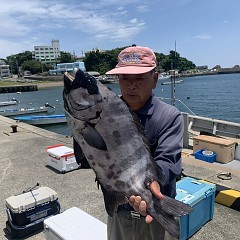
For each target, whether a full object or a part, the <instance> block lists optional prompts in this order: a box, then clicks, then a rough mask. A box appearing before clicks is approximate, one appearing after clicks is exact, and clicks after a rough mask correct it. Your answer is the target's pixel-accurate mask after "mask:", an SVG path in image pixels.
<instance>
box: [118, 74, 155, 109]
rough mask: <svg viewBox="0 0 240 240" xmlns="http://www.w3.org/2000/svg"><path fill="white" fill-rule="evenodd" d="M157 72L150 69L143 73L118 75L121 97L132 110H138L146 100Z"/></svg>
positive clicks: (153, 84) (152, 87) (153, 85)
mask: <svg viewBox="0 0 240 240" xmlns="http://www.w3.org/2000/svg"><path fill="white" fill-rule="evenodd" d="M157 79H158V74H157V73H155V72H153V71H151V72H148V73H144V74H122V75H119V85H120V88H121V92H122V96H123V99H124V100H125V101H126V102H127V104H128V106H129V107H130V108H131V109H132V110H133V111H138V110H139V109H140V108H142V107H143V106H144V105H145V103H146V102H147V101H148V99H149V97H150V95H151V93H152V89H154V88H155V87H156V84H157Z"/></svg>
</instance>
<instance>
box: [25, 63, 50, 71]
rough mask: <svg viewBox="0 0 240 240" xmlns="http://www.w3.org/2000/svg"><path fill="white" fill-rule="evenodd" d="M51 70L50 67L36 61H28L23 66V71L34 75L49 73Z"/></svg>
mask: <svg viewBox="0 0 240 240" xmlns="http://www.w3.org/2000/svg"><path fill="white" fill-rule="evenodd" d="M49 68H50V67H49V66H48V65H46V64H43V63H41V62H38V61H36V60H28V61H25V62H24V63H23V64H22V70H23V71H26V70H28V71H30V72H31V73H32V74H36V73H40V72H45V71H48V70H49Z"/></svg>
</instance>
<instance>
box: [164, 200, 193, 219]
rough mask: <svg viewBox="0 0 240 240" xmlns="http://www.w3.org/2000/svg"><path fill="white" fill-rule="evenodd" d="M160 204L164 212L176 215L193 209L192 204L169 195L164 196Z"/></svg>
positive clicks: (181, 214) (182, 214)
mask: <svg viewBox="0 0 240 240" xmlns="http://www.w3.org/2000/svg"><path fill="white" fill-rule="evenodd" d="M160 204H161V208H162V210H163V211H164V212H166V213H168V214H170V215H172V216H174V217H181V216H184V215H187V214H189V213H191V212H192V211H193V208H192V207H191V206H189V205H187V204H185V203H183V202H180V201H178V200H176V199H174V198H170V197H167V196H164V199H162V200H160Z"/></svg>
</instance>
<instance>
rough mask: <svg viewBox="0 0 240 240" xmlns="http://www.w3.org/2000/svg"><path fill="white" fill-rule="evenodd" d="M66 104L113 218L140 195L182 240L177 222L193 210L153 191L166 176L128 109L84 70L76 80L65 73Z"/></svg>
mask: <svg viewBox="0 0 240 240" xmlns="http://www.w3.org/2000/svg"><path fill="white" fill-rule="evenodd" d="M63 98H64V108H65V114H66V117H67V122H68V125H69V127H70V128H71V130H72V132H73V137H74V139H75V140H76V141H77V143H78V144H79V145H80V147H81V149H82V151H83V153H84V155H85V157H86V159H87V160H88V162H89V164H90V166H91V168H92V169H93V171H94V172H95V174H96V178H97V180H98V182H99V183H100V185H101V189H102V191H103V195H104V202H105V207H106V211H107V213H108V214H109V215H110V216H112V215H113V212H114V211H116V209H117V207H118V206H119V205H120V204H123V203H126V202H127V199H128V197H130V196H131V195H139V196H141V197H142V199H144V200H145V201H146V202H147V212H148V213H149V214H150V215H151V216H152V217H153V218H154V219H155V220H157V221H159V222H160V223H161V224H162V225H163V227H164V228H165V229H166V230H167V231H168V232H169V233H170V234H171V235H173V236H174V237H176V238H179V224H178V222H177V221H176V220H175V218H174V217H178V216H182V215H186V214H188V213H190V212H191V211H192V208H191V207H190V206H188V205H186V204H184V203H182V202H179V201H177V200H175V199H172V198H169V197H167V196H165V198H164V199H163V200H161V201H160V200H159V199H157V198H156V197H155V196H154V195H153V194H152V193H151V191H150V190H149V184H150V183H151V182H152V181H154V180H156V181H158V182H159V183H160V184H164V176H163V173H162V172H161V171H160V168H159V167H158V166H157V164H156V162H155V161H154V160H153V158H152V156H151V154H150V150H149V147H148V143H147V140H146V137H145V135H144V131H143V127H142V125H141V124H140V123H139V122H138V121H137V120H136V117H135V116H134V114H132V113H131V112H130V110H129V108H128V107H127V105H126V104H125V103H124V102H123V101H122V100H121V98H119V97H118V96H117V95H116V94H115V93H114V92H113V91H111V90H110V89H108V88H107V87H105V86H104V85H102V84H101V83H100V82H99V81H97V80H96V79H95V78H94V77H90V76H88V75H87V74H84V72H82V71H81V70H78V71H77V72H76V75H75V78H73V77H72V76H71V75H70V74H68V73H65V75H64V92H63Z"/></svg>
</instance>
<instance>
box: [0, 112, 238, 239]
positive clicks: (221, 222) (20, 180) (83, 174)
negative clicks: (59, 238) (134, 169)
mask: <svg viewBox="0 0 240 240" xmlns="http://www.w3.org/2000/svg"><path fill="white" fill-rule="evenodd" d="M12 125H17V129H16V131H13V129H12V127H11V126H12ZM60 143H61V144H64V145H65V146H68V147H72V138H67V137H66V136H63V135H59V134H56V133H53V132H50V131H46V130H43V129H40V128H37V127H34V126H30V125H27V124H24V123H22V122H18V123H16V122H15V121H14V120H12V119H10V118H6V117H2V116H0V153H1V158H0V192H1V194H0V219H1V220H0V229H2V231H1V232H0V239H9V238H8V236H7V235H5V231H4V229H5V222H6V220H7V215H6V207H5V199H6V198H8V197H10V196H12V195H16V194H19V193H21V192H22V191H24V190H26V189H27V188H29V187H32V186H34V185H35V184H36V183H39V184H40V186H47V187H50V188H52V189H53V190H55V191H56V192H57V193H58V197H59V201H60V204H61V211H64V210H66V209H68V208H71V207H74V206H75V207H78V208H80V209H82V210H83V211H86V212H87V213H89V214H91V215H92V216H94V217H96V218H98V219H99V220H101V221H102V222H105V223H106V220H107V214H106V212H105V208H104V204H103V196H102V193H101V190H98V189H97V186H96V183H95V176H94V173H93V171H92V170H91V169H78V170H74V171H72V172H68V173H66V174H61V173H58V172H56V171H54V170H52V169H50V168H48V167H47V166H46V164H47V152H46V148H47V147H48V146H52V145H56V144H60ZM185 151H187V150H185ZM189 154H191V152H189ZM189 154H186V156H184V157H183V159H184V160H183V162H184V163H183V168H184V172H185V174H187V175H191V176H193V177H194V176H195V177H198V178H203V179H206V180H211V181H212V182H217V183H218V184H221V185H225V186H227V187H229V188H233V189H236V190H238V191H240V184H239V182H240V171H238V170H236V169H235V170H233V169H229V168H226V167H224V166H221V167H220V166H217V165H216V166H215V165H211V164H209V163H205V162H202V161H197V160H195V162H194V161H193V159H192V158H191V155H189ZM222 171H231V172H232V173H233V178H232V180H229V181H226V180H225V181H224V180H220V179H218V178H217V177H216V174H217V173H219V172H222ZM239 226H240V214H239V211H236V210H234V209H231V208H228V207H226V206H223V205H220V204H218V203H215V213H214V218H213V220H212V221H210V222H208V223H207V224H206V225H205V226H204V227H203V228H202V229H200V230H199V231H198V232H197V233H196V234H195V235H194V236H193V237H192V238H191V239H193V240H200V239H201V240H205V239H206V240H207V239H218V240H225V239H239V236H240V229H239ZM92 231H94V229H92ZM28 239H30V240H39V239H41V240H42V239H45V235H44V233H43V232H40V233H37V234H35V235H32V236H30V237H29V238H28Z"/></svg>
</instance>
